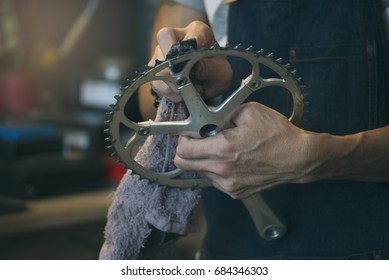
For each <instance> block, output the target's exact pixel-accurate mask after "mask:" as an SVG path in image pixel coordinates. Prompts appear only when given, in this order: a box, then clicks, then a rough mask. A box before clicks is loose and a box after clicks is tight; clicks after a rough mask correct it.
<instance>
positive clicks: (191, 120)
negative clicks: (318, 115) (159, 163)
mask: <svg viewBox="0 0 389 280" xmlns="http://www.w3.org/2000/svg"><path fill="white" fill-rule="evenodd" d="M215 55H222V56H226V57H233V58H238V59H242V60H244V61H246V62H247V63H249V65H250V67H251V73H250V74H249V75H247V76H246V77H243V78H242V82H241V84H240V86H239V87H238V88H237V89H236V90H234V91H233V92H232V93H231V94H230V95H229V96H228V97H227V98H226V99H225V100H224V101H222V102H221V103H220V104H218V105H217V106H210V105H207V103H206V102H205V101H204V100H203V98H202V96H201V94H199V92H198V91H197V90H196V84H195V81H193V80H192V78H191V72H192V69H193V67H195V65H196V63H197V62H199V61H200V60H201V59H204V58H206V57H211V56H215ZM179 63H180V65H182V66H183V67H182V69H180V71H179V72H176V73H172V72H171V71H166V70H167V69H171V67H172V66H174V65H177V64H179ZM262 67H265V68H268V69H271V70H272V73H274V77H262V76H261V72H260V70H261V68H262ZM180 68H181V67H180ZM163 70H165V71H163ZM162 71H163V72H162ZM167 72H169V73H170V74H162V73H167ZM154 80H163V81H165V82H168V83H171V84H175V85H177V88H178V90H179V93H180V94H181V96H182V98H183V100H184V102H185V105H186V106H187V109H188V112H189V117H188V118H187V119H186V120H183V121H167V122H154V121H151V120H150V121H145V122H134V121H132V120H131V119H129V118H128V116H126V114H125V109H124V108H125V107H126V104H127V103H128V102H129V100H130V99H131V97H132V96H133V95H134V94H136V93H137V90H138V88H139V87H140V86H142V85H143V84H146V83H149V82H151V81H154ZM270 86H272V87H281V88H283V89H285V90H286V91H288V92H289V94H290V96H291V100H292V103H293V104H292V107H293V110H292V112H291V114H290V116H289V120H290V121H291V122H292V123H294V124H298V123H299V122H300V121H301V119H302V114H303V104H304V103H303V95H302V92H301V88H300V86H299V78H297V77H296V76H295V72H294V71H289V66H288V65H283V64H282V63H281V60H280V59H274V58H273V54H269V55H265V54H264V52H263V51H262V50H261V51H258V52H254V51H252V49H251V48H248V49H243V48H241V47H240V46H237V47H229V46H227V47H220V46H217V45H216V46H214V47H211V48H200V49H196V50H191V51H189V52H187V53H185V54H180V55H178V56H176V57H173V58H171V59H169V60H167V61H163V62H160V63H159V64H157V65H156V66H155V67H153V68H150V69H146V71H144V72H143V73H141V74H139V76H138V77H137V78H136V79H134V80H132V81H131V82H130V84H129V85H128V86H127V87H126V88H124V90H123V93H122V95H120V96H116V99H117V103H116V104H114V105H111V107H112V111H111V112H110V113H109V116H110V118H109V120H108V121H107V124H108V125H109V127H108V129H107V130H106V132H107V133H109V134H110V137H109V138H107V140H108V141H109V142H111V146H110V148H111V149H112V150H113V151H114V152H113V155H117V156H118V157H119V159H120V161H121V162H123V163H124V164H125V165H126V167H127V168H130V169H131V170H132V171H133V172H134V173H136V174H139V175H140V176H141V177H143V178H147V179H149V180H150V181H152V182H157V183H159V184H162V185H166V186H171V187H179V188H198V187H208V186H211V182H210V180H208V179H206V178H200V179H180V178H179V176H180V175H181V174H182V173H183V171H182V170H180V169H176V170H173V171H170V172H154V171H151V170H149V169H147V168H145V167H143V166H141V165H140V164H139V163H138V162H136V161H135V160H134V155H135V154H136V151H137V149H138V148H139V145H141V143H143V141H144V140H145V138H146V137H149V136H150V135H155V134H173V135H185V136H188V137H192V138H203V137H208V136H212V135H214V134H216V133H218V132H219V131H220V130H221V129H222V122H223V119H224V118H225V117H226V116H227V114H229V113H230V112H232V111H233V110H234V109H236V108H237V107H238V106H239V105H240V104H242V103H243V102H244V101H245V100H246V98H247V97H249V96H250V95H252V94H261V90H262V89H264V88H266V87H270ZM244 203H245V205H246V207H247V208H248V210H249V212H250V214H251V215H252V217H253V220H254V222H255V223H256V226H257V229H258V232H259V233H260V235H261V236H262V237H263V238H265V239H269V240H272V239H277V238H279V237H281V236H282V235H283V234H284V233H285V231H286V228H285V226H284V225H283V224H282V223H281V222H280V221H279V220H278V218H277V217H276V216H275V215H274V214H273V213H272V212H271V210H270V208H269V207H268V206H267V205H266V203H265V202H264V201H263V199H262V197H261V196H260V195H259V194H257V195H255V196H253V197H251V198H248V199H246V200H244ZM258 213H259V214H258Z"/></svg>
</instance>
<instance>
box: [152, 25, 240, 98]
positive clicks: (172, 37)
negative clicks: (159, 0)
mask: <svg viewBox="0 0 389 280" xmlns="http://www.w3.org/2000/svg"><path fill="white" fill-rule="evenodd" d="M187 39H195V40H196V43H197V46H198V47H202V46H206V47H210V46H213V45H214V44H215V43H216V41H215V38H214V36H213V33H212V30H211V29H210V27H209V26H208V25H206V24H205V23H203V22H201V21H193V22H192V23H190V24H189V25H188V26H186V27H184V28H170V27H166V28H163V29H161V30H160V31H159V32H158V33H157V43H158V45H157V47H156V48H155V51H154V54H153V57H152V59H151V60H150V62H149V66H154V65H155V61H156V60H165V58H166V54H167V53H168V52H169V51H170V49H171V47H172V45H174V44H175V43H177V42H180V41H184V40H187ZM166 71H169V70H168V69H166ZM161 74H163V73H161ZM165 74H168V73H165ZM231 77H232V70H231V66H230V64H229V63H228V61H227V60H226V59H225V58H224V57H222V56H214V57H208V58H205V59H203V60H201V61H199V63H197V65H196V67H195V73H194V80H195V82H196V87H197V88H198V89H199V90H201V94H203V95H204V96H207V97H215V96H218V95H220V94H222V93H224V91H225V90H227V88H228V86H229V84H230V80H231ZM151 85H152V88H153V90H154V91H155V92H156V93H158V95H160V96H166V97H167V98H169V99H170V100H171V101H173V102H179V101H181V99H182V98H181V96H180V95H179V94H178V90H177V87H176V86H175V85H173V84H170V83H166V82H164V81H153V82H152V83H151Z"/></svg>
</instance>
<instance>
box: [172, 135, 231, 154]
mask: <svg viewBox="0 0 389 280" xmlns="http://www.w3.org/2000/svg"><path fill="white" fill-rule="evenodd" d="M231 152H233V149H232V147H231V145H230V143H229V142H228V141H227V140H226V138H225V137H224V135H223V133H218V134H216V135H214V136H211V137H207V138H202V139H194V138H189V137H185V136H182V137H180V138H179V141H178V145H177V150H176V154H177V156H179V157H180V158H182V159H188V160H190V159H223V158H225V157H227V156H228V155H230V154H231Z"/></svg>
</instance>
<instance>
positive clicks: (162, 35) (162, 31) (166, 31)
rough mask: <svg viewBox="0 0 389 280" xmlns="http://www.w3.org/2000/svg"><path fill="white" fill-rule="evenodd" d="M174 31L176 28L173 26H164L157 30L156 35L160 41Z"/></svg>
mask: <svg viewBox="0 0 389 280" xmlns="http://www.w3.org/2000/svg"><path fill="white" fill-rule="evenodd" d="M173 32H174V28H172V27H163V28H161V29H160V30H158V32H157V35H156V36H157V40H158V41H162V40H164V39H166V36H167V35H170V34H171V33H173Z"/></svg>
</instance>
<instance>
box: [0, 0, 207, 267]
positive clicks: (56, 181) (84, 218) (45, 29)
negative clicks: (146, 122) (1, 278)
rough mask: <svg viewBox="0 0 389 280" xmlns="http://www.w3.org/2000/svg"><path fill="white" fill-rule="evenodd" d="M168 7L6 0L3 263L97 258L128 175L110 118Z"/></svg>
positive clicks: (119, 1) (1, 1) (1, 86)
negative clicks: (112, 148)
mask: <svg viewBox="0 0 389 280" xmlns="http://www.w3.org/2000/svg"><path fill="white" fill-rule="evenodd" d="M159 2H160V0H142V1H137V0H77V1H62V0H0V259H11V260H12V259H97V258H98V253H99V250H100V246H101V245H102V242H103V230H104V225H105V222H106V214H107V209H108V206H109V202H110V201H109V197H108V196H109V193H110V192H111V191H112V190H113V189H114V188H115V187H116V186H117V183H118V181H119V180H120V178H121V176H122V175H123V172H124V170H123V166H120V164H119V165H118V164H115V161H116V159H114V158H112V157H111V156H110V152H109V151H107V149H106V143H105V141H104V138H105V137H107V135H104V133H103V130H104V126H105V125H104V120H105V119H106V112H107V111H108V110H109V107H108V105H109V104H112V103H114V102H115V100H114V98H113V96H114V95H116V94H118V93H119V92H120V87H121V86H123V85H125V81H126V79H127V78H131V77H133V75H134V72H135V71H136V70H137V69H142V68H143V65H144V64H146V63H147V61H148V56H149V52H150V51H149V39H150V36H151V35H150V34H151V26H152V21H153V17H154V15H155V12H156V9H157V7H158V4H159ZM131 104H133V107H132V108H131V110H130V113H131V114H133V118H134V119H136V118H139V110H138V107H137V100H134V101H133V102H132V103H131ZM198 243H199V236H196V235H195V236H189V237H187V238H184V239H183V240H181V241H180V242H179V243H178V245H179V246H178V249H177V252H178V255H179V257H180V258H182V259H191V258H193V257H194V253H195V251H196V248H197V247H198Z"/></svg>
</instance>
